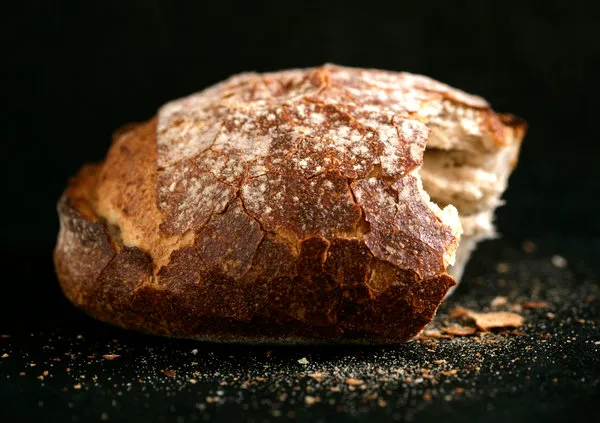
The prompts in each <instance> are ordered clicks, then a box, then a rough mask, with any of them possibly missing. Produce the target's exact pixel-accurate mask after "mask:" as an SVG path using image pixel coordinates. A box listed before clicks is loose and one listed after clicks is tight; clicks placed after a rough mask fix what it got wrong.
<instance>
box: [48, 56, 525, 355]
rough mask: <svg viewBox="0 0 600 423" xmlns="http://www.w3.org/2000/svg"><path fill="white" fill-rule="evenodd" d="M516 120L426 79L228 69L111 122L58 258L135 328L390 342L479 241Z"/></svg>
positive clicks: (66, 277)
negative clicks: (113, 129)
mask: <svg viewBox="0 0 600 423" xmlns="http://www.w3.org/2000/svg"><path fill="white" fill-rule="evenodd" d="M524 133H525V124H524V122H523V121H521V120H520V119H518V118H515V117H513V116H511V115H503V114H497V113H495V112H494V111H492V109H491V108H490V106H489V105H488V104H487V103H486V102H485V101H484V100H483V99H482V98H480V97H477V96H473V95H468V94H466V93H464V92H462V91H459V90H457V89H453V88H450V87H449V86H447V85H444V84H442V83H440V82H436V81H434V80H432V79H429V78H427V77H424V76H418V75H412V74H408V73H396V72H387V71H380V70H368V69H355V68H346V67H340V66H335V65H324V66H322V67H318V68H312V69H298V70H286V71H280V72H274V73H265V74H256V73H244V74H240V75H236V76H233V77H231V78H229V79H228V80H226V81H224V82H222V83H219V84H217V85H215V86H212V87H210V88H207V89H206V90H204V91H202V92H199V93H196V94H193V95H191V96H189V97H186V98H182V99H179V100H175V101H173V102H170V103H168V104H166V105H164V106H163V107H162V108H160V110H159V111H158V115H157V117H155V118H153V119H151V120H149V121H147V122H145V123H139V124H132V125H128V126H126V127H124V128H123V129H121V130H119V131H118V132H117V133H116V134H115V135H114V138H113V142H112V145H111V147H110V150H109V152H108V155H107V157H106V159H105V160H104V162H103V163H101V164H96V165H86V166H84V167H83V168H82V169H81V170H80V172H79V173H78V174H77V175H76V176H75V177H74V178H73V179H72V180H71V181H70V182H69V185H68V187H67V189H66V191H65V193H64V195H63V196H62V198H61V199H60V200H59V203H58V213H59V217H60V232H59V235H58V242H57V246H56V249H55V254H54V258H55V266H56V272H57V275H58V278H59V281H60V283H61V286H62V289H63V291H64V293H65V295H66V296H67V297H68V298H69V299H70V300H71V301H72V302H73V303H74V304H76V305H77V306H78V307H80V308H81V309H83V310H84V311H85V312H87V313H89V314H90V315H91V316H93V317H95V318H97V319H100V320H103V321H105V322H109V323H112V324H115V325H118V326H121V327H124V328H130V329H135V330H139V331H144V332H147V333H152V334H158V335H165V336H173V337H182V338H195V339H201V340H210V341H234V342H252V343H256V342H269V343H270V342H286V343H296V342H310V343H319V342H327V343H329V342H344V343H346V342H360V343H389V342H399V341H403V340H407V339H410V338H411V337H413V336H415V335H416V334H417V333H418V332H419V331H420V330H421V329H422V328H423V327H424V325H426V324H427V323H428V322H429V321H430V320H431V319H432V318H433V316H434V315H435V312H436V309H437V307H438V306H439V304H440V302H441V301H442V300H443V299H444V297H445V295H446V294H447V293H448V291H449V290H450V289H451V288H452V287H453V286H454V285H455V284H456V280H458V279H459V278H460V274H461V272H462V269H463V267H464V265H465V263H466V260H467V259H468V256H469V253H470V251H471V250H472V249H473V248H474V247H475V245H476V243H477V242H478V241H480V240H481V239H485V238H488V237H491V236H493V234H494V229H493V225H492V218H493V212H494V208H495V207H496V206H498V205H499V204H500V196H501V194H502V192H503V191H504V189H505V188H506V181H507V178H508V176H509V174H510V172H511V170H512V168H513V167H514V166H515V164H516V161H517V155H518V151H519V146H520V142H521V139H522V138H523V135H524ZM461 235H462V239H461ZM459 245H460V247H459Z"/></svg>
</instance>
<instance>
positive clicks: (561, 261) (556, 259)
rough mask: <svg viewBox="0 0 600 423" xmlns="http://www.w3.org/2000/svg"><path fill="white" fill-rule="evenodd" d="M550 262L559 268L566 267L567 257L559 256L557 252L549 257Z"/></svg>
mask: <svg viewBox="0 0 600 423" xmlns="http://www.w3.org/2000/svg"><path fill="white" fill-rule="evenodd" d="M550 262H551V263H552V265H553V266H554V267H558V268H559V269H564V268H565V267H567V259H566V258H564V257H563V256H559V255H558V254H555V255H553V256H552V257H551V258H550Z"/></svg>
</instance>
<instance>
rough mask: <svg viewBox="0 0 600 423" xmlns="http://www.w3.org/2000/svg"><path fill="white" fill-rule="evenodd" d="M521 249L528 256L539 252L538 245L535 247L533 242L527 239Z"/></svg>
mask: <svg viewBox="0 0 600 423" xmlns="http://www.w3.org/2000/svg"><path fill="white" fill-rule="evenodd" d="M521 248H522V249H523V251H524V252H526V253H527V254H531V253H534V252H535V250H537V245H535V243H534V242H533V241H530V240H528V239H526V240H525V241H523V245H522V246H521Z"/></svg>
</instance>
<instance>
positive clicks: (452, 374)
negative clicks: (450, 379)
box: [440, 369, 458, 376]
mask: <svg viewBox="0 0 600 423" xmlns="http://www.w3.org/2000/svg"><path fill="white" fill-rule="evenodd" d="M440 373H441V374H442V375H444V376H454V375H455V374H457V373H458V370H456V369H452V370H446V371H443V372H440Z"/></svg>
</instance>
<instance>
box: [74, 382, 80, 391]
mask: <svg viewBox="0 0 600 423" xmlns="http://www.w3.org/2000/svg"><path fill="white" fill-rule="evenodd" d="M73 389H75V390H77V391H78V390H80V389H81V383H77V384H75V385H73Z"/></svg>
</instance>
